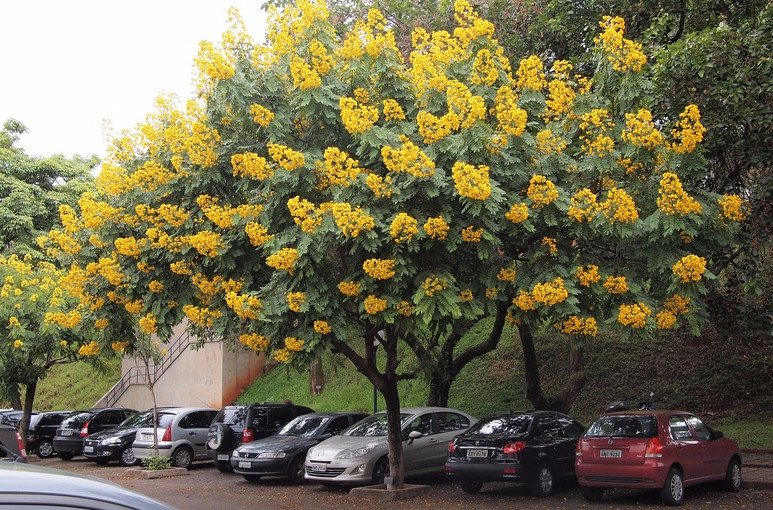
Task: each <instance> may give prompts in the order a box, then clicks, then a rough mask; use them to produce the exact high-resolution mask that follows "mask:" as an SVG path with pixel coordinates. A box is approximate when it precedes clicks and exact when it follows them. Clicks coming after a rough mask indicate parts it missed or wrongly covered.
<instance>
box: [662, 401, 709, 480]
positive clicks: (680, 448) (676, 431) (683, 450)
mask: <svg viewBox="0 0 773 510" xmlns="http://www.w3.org/2000/svg"><path fill="white" fill-rule="evenodd" d="M668 429H669V434H670V436H671V442H672V447H673V448H674V449H675V456H676V461H677V462H679V464H681V465H682V468H683V469H684V482H685V484H691V483H695V482H696V481H699V480H700V479H701V478H703V476H704V474H703V448H702V446H701V442H700V441H698V440H697V439H696V438H695V437H693V433H692V431H691V430H690V427H689V426H688V425H687V420H686V417H685V416H682V415H681V414H672V415H671V416H669V417H668Z"/></svg>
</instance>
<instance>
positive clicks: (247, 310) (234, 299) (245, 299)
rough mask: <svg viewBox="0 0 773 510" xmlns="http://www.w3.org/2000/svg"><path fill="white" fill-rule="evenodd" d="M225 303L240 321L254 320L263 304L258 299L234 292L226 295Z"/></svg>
mask: <svg viewBox="0 0 773 510" xmlns="http://www.w3.org/2000/svg"><path fill="white" fill-rule="evenodd" d="M225 303H226V304H227V305H228V307H229V308H231V310H233V311H234V313H235V314H236V316H237V317H239V318H240V319H252V320H255V319H257V318H258V314H259V313H260V311H261V310H262V309H263V303H262V302H261V300H260V299H259V298H258V297H256V296H251V295H249V294H239V293H238V292H234V291H231V292H227V293H226V295H225Z"/></svg>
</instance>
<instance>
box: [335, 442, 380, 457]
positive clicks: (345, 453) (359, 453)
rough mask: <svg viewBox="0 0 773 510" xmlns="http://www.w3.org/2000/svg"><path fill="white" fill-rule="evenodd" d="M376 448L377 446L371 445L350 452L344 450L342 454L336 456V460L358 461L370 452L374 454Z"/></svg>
mask: <svg viewBox="0 0 773 510" xmlns="http://www.w3.org/2000/svg"><path fill="white" fill-rule="evenodd" d="M375 447H376V445H374V444H369V445H368V446H362V447H360V448H352V449H350V450H344V451H342V452H339V453H338V455H336V456H335V458H336V459H356V458H358V457H364V456H366V455H367V454H369V453H370V452H372V451H373V449H374V448H375Z"/></svg>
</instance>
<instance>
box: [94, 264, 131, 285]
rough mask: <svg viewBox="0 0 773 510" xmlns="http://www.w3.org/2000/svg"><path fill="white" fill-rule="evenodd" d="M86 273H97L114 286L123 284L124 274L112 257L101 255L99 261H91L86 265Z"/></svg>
mask: <svg viewBox="0 0 773 510" xmlns="http://www.w3.org/2000/svg"><path fill="white" fill-rule="evenodd" d="M86 273H87V274H89V275H93V274H98V275H100V276H101V277H102V278H104V279H105V280H107V281H108V282H109V283H110V284H111V285H114V286H116V287H118V286H120V285H121V284H123V282H124V279H125V278H126V276H125V275H124V274H123V272H122V271H121V266H120V264H118V261H117V260H116V259H115V258H113V257H102V258H100V259H99V262H91V263H89V264H88V265H87V266H86Z"/></svg>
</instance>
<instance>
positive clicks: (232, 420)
mask: <svg viewBox="0 0 773 510" xmlns="http://www.w3.org/2000/svg"><path fill="white" fill-rule="evenodd" d="M246 417H247V406H243V407H224V408H223V409H221V410H220V412H219V413H217V416H215V420H214V421H213V423H225V424H226V425H244V419H245V418H246Z"/></svg>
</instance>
